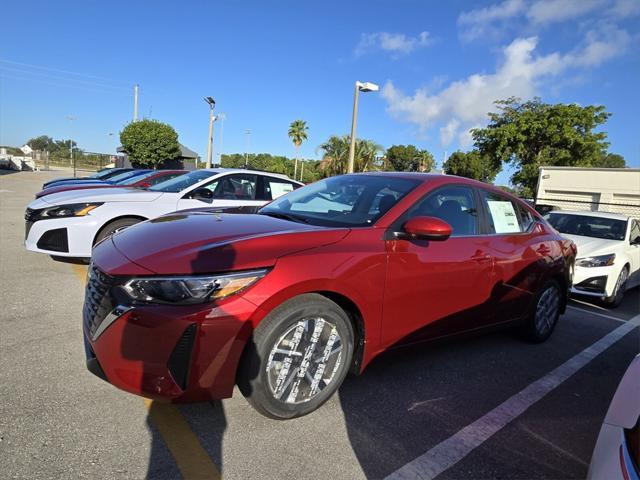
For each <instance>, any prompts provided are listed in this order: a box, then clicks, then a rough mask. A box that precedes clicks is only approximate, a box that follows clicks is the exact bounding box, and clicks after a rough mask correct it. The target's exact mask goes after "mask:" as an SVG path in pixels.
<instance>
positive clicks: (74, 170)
mask: <svg viewBox="0 0 640 480" xmlns="http://www.w3.org/2000/svg"><path fill="white" fill-rule="evenodd" d="M76 118H77V117H75V116H73V115H67V120H69V121H70V122H71V125H72V126H73V121H74V120H75V119H76ZM71 130H73V128H72V129H71ZM69 157H70V158H69V159H70V160H71V163H72V164H73V176H74V178H75V176H76V161H75V158H73V138H71V137H69Z"/></svg>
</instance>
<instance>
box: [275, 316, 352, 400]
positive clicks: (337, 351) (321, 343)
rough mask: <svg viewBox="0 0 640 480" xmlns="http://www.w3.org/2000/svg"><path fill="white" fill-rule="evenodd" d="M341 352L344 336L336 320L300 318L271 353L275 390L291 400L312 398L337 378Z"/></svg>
mask: <svg viewBox="0 0 640 480" xmlns="http://www.w3.org/2000/svg"><path fill="white" fill-rule="evenodd" d="M341 352H342V338H341V337H340V334H339V333H338V329H337V328H336V326H335V325H334V324H332V323H331V322H329V321H327V320H325V319H324V318H321V317H310V318H304V319H302V320H300V321H298V322H297V323H296V324H294V325H292V326H291V327H290V328H289V329H287V331H285V333H284V334H283V335H282V336H281V337H280V338H279V339H278V340H277V341H276V342H275V344H274V345H273V348H272V349H271V352H270V353H269V359H268V361H267V367H266V370H267V372H266V373H267V379H268V384H269V389H270V391H271V394H272V395H273V397H274V398H275V399H277V400H279V401H281V402H284V403H287V404H300V403H304V402H308V401H309V400H311V399H313V398H314V397H316V396H317V395H318V394H319V393H320V392H321V391H322V390H323V389H325V388H326V387H327V386H328V385H329V384H330V383H331V382H332V381H333V379H334V377H335V376H336V372H337V371H338V369H339V367H340V361H341V359H342V353H341Z"/></svg>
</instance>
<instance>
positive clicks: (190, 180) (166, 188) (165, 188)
mask: <svg viewBox="0 0 640 480" xmlns="http://www.w3.org/2000/svg"><path fill="white" fill-rule="evenodd" d="M219 173H220V172H219V171H216V170H194V171H193V172H189V173H187V174H186V175H180V176H179V177H174V178H172V179H170V180H166V181H164V182H160V183H158V184H157V185H154V186H153V187H149V188H148V190H151V191H154V192H171V193H176V192H181V191H182V190H184V189H185V188H189V187H190V186H192V185H195V184H196V183H198V182H201V181H202V180H205V179H207V178H209V177H213V176H214V175H217V174H219Z"/></svg>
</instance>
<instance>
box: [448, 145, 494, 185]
mask: <svg viewBox="0 0 640 480" xmlns="http://www.w3.org/2000/svg"><path fill="white" fill-rule="evenodd" d="M443 168H444V172H445V173H446V174H448V175H458V176H460V177H467V178H473V179H475V180H480V181H481V182H487V183H491V182H493V181H494V180H495V178H496V175H498V173H499V172H500V170H501V169H502V162H497V161H495V160H492V159H491V158H488V157H486V156H483V155H482V154H481V153H480V152H479V151H478V150H471V151H470V152H466V153H465V152H461V151H457V152H453V153H452V154H451V156H449V158H447V160H446V161H445V162H444V165H443Z"/></svg>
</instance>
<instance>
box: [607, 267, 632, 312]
mask: <svg viewBox="0 0 640 480" xmlns="http://www.w3.org/2000/svg"><path fill="white" fill-rule="evenodd" d="M628 279H629V269H628V268H627V267H624V268H623V269H622V271H621V272H620V275H618V280H617V281H616V286H615V287H614V289H613V294H612V295H611V296H610V297H607V298H605V299H604V303H605V305H606V306H607V307H609V308H617V307H619V306H620V304H621V303H622V300H623V299H624V292H625V291H626V290H627V280H628Z"/></svg>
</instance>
